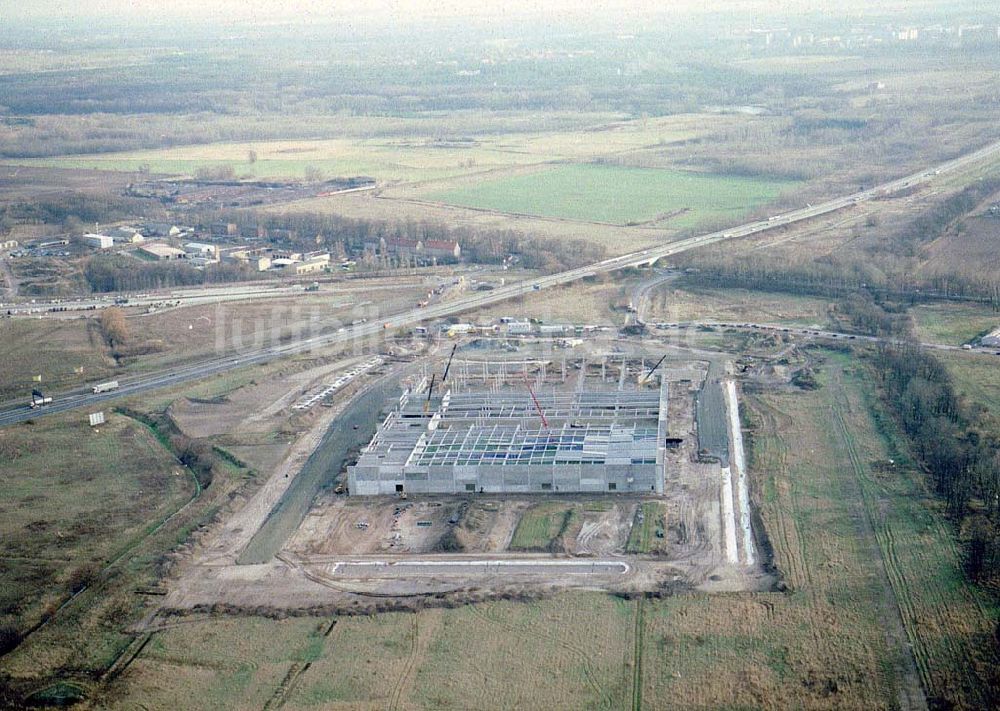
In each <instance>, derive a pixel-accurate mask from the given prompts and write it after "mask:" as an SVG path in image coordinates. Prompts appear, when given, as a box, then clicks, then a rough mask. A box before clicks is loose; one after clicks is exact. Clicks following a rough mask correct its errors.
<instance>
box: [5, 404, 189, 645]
mask: <svg viewBox="0 0 1000 711" xmlns="http://www.w3.org/2000/svg"><path fill="white" fill-rule="evenodd" d="M0 484H2V485H0V508H2V511H3V515H2V516H0V549H2V557H3V562H2V564H0V606H2V612H0V615H2V616H3V617H9V618H12V619H14V620H15V621H16V624H17V625H18V627H19V628H21V629H22V630H25V629H28V628H30V627H31V626H32V625H34V624H36V623H38V622H39V621H40V620H41V619H42V618H43V616H47V615H48V614H51V610H52V609H54V607H55V606H56V605H58V604H60V603H61V602H62V601H64V600H65V599H66V598H67V597H68V595H69V594H71V593H72V592H74V591H76V590H77V589H79V588H81V587H83V586H84V585H86V584H88V583H89V582H90V580H91V578H92V577H93V576H94V575H95V573H96V572H97V571H98V570H99V569H100V568H101V567H103V566H104V565H105V564H106V563H107V562H108V561H110V560H112V559H113V558H115V557H116V556H118V555H120V554H121V553H122V552H123V551H124V550H126V549H127V548H128V547H129V546H130V545H131V544H132V543H133V542H134V541H135V540H137V539H139V538H141V537H142V536H143V535H144V534H145V533H146V530H147V528H148V527H149V526H151V525H155V523H157V522H159V521H160V520H162V519H163V518H164V517H165V516H166V515H168V514H169V513H171V512H173V511H174V510H176V509H177V508H178V507H179V506H180V505H181V504H182V503H183V502H184V501H187V500H188V499H189V498H190V497H191V495H192V493H193V491H194V482H193V481H192V479H191V477H190V475H189V472H188V471H187V470H186V469H185V468H184V467H183V466H181V465H179V464H178V463H177V461H176V460H175V459H174V457H173V455H171V454H170V452H168V451H167V450H166V449H165V448H164V447H163V445H162V444H160V442H158V441H157V440H156V439H155V438H154V437H153V436H152V435H151V434H150V433H149V431H148V430H147V429H146V428H145V427H143V426H141V425H138V424H136V423H135V422H132V421H131V420H129V419H127V418H124V417H120V416H116V415H112V416H110V418H109V421H108V422H107V423H106V424H105V425H102V426H101V427H99V428H97V429H91V428H90V426H89V425H88V424H87V422H86V414H85V413H80V412H77V413H73V414H69V415H57V416H53V417H47V418H44V419H41V420H39V421H37V422H34V423H31V424H27V423H26V424H21V425H14V426H11V427H6V428H4V429H0Z"/></svg>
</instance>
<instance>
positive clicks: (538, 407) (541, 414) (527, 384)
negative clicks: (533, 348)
mask: <svg viewBox="0 0 1000 711" xmlns="http://www.w3.org/2000/svg"><path fill="white" fill-rule="evenodd" d="M524 385H525V387H527V388H528V394H529V395H531V401H532V402H533V403H535V409H536V410H538V416H539V417H540V418H541V420H542V428H543V429H546V430H547V429H548V428H549V421H548V420H546V419H545V413H544V412H542V406H541V405H540V404H539V402H538V398H537V397H535V391H534V390H532V389H531V382H530V381H529V380H528V373H527V372H525V373H524Z"/></svg>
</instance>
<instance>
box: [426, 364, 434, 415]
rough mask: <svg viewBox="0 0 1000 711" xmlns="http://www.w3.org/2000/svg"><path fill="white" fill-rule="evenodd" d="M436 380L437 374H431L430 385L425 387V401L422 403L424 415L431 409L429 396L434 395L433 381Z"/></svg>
mask: <svg viewBox="0 0 1000 711" xmlns="http://www.w3.org/2000/svg"><path fill="white" fill-rule="evenodd" d="M435 378H437V373H432V374H431V384H430V385H428V386H427V399H426V400H425V401H424V413H426V412H427V411H428V410H430V409H431V395H433V394H434V380H435Z"/></svg>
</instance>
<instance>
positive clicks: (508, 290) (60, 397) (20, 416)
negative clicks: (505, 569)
mask: <svg viewBox="0 0 1000 711" xmlns="http://www.w3.org/2000/svg"><path fill="white" fill-rule="evenodd" d="M997 154H1000V142H997V143H992V144H990V145H988V146H986V147H984V148H981V149H979V150H976V151H973V152H971V153H968V154H966V155H963V156H960V157H959V158H955V159H953V160H950V161H947V162H945V163H941V164H939V165H937V166H935V167H933V168H927V169H924V170H921V171H919V172H917V173H914V174H912V175H909V176H906V177H904V178H899V179H897V180H893V181H891V182H888V183H884V184H882V185H878V186H874V187H872V188H870V189H866V190H862V191H859V192H855V193H851V194H849V195H845V196H843V197H838V198H835V199H833V200H828V201H826V202H823V203H819V204H816V205H807V206H806V207H804V208H800V209H797V210H792V211H790V212H785V213H783V214H780V215H774V216H772V217H769V218H768V219H766V220H758V221H756V222H750V223H747V224H745V225H741V226H739V227H731V228H728V229H725V230H719V231H717V232H711V233H708V234H704V235H698V236H694V237H688V238H686V239H681V240H677V241H675V242H670V243H668V244H664V245H662V246H659V247H651V248H649V249H645V250H642V251H640V252H632V253H630V254H624V255H622V256H619V257H612V258H610V259H605V260H603V261H601V262H597V263H595V264H590V265H587V266H584V267H578V268H576V269H569V270H566V271H562V272H557V273H556V274H550V275H547V276H542V277H538V278H537V279H533V280H528V281H525V282H518V283H515V284H510V285H506V286H501V287H498V288H496V289H493V290H492V291H486V292H474V293H472V294H470V295H468V296H466V297H464V298H459V299H455V300H449V301H445V302H439V303H435V304H431V305H429V306H426V307H423V308H418V309H413V310H410V311H406V312H403V313H400V314H395V315H392V316H387V317H385V318H383V319H380V320H379V321H377V322H367V323H361V324H357V325H353V326H348V327H345V328H343V329H342V330H339V331H337V332H336V333H330V334H323V335H319V336H313V337H308V338H302V339H299V340H295V341H292V342H290V343H286V344H281V345H277V346H270V347H266V348H261V349H259V350H256V351H252V352H247V353H243V354H234V355H230V356H223V357H217V358H213V359H209V360H206V361H202V362H199V363H195V364H192V365H186V366H181V367H178V368H176V369H172V370H170V371H167V372H163V373H155V374H151V375H139V376H133V377H131V378H130V377H120V378H119V381H120V382H121V384H122V385H121V388H120V389H119V390H116V391H112V392H109V393H100V394H93V393H90V392H89V391H85V390H83V389H78V390H75V391H71V392H68V393H46V394H47V395H49V394H52V395H53V397H54V402H53V403H52V404H51V405H48V406H45V407H43V408H38V409H34V410H32V409H30V408H28V407H27V405H26V404H23V403H10V404H9V405H8V406H6V407H5V408H4V409H2V410H0V426H4V425H10V424H14V423H17V422H23V421H24V420H28V419H31V418H37V417H40V416H42V415H47V414H54V413H57V412H65V411H66V410H71V409H76V408H83V407H90V408H96V407H97V406H98V405H99V404H100V403H101V402H104V401H107V400H111V399H113V398H118V397H122V396H125V395H136V394H139V393H143V392H148V391H152V390H156V389H159V388H163V387H167V386H172V385H177V384H180V383H184V382H188V381H193V380H198V379H200V378H204V377H206V376H209V375H215V374H217V373H223V372H226V371H229V370H233V369H235V368H240V367H243V366H247V365H253V364H258V363H265V362H268V361H270V360H273V359H275V358H281V357H285V356H291V355H295V354H300V353H306V352H310V351H313V350H316V349H319V348H325V347H328V346H335V345H342V344H345V343H350V342H352V341H355V340H358V339H371V338H377V337H379V336H380V335H382V334H385V333H391V332H393V331H395V330H396V329H399V328H411V327H412V326H414V325H416V324H418V323H420V322H421V321H428V320H432V319H440V318H444V317H447V316H454V315H456V314H460V313H463V312H465V311H470V310H474V309H479V308H483V307H486V306H492V305H494V304H498V303H500V302H503V301H507V300H508V299H513V298H516V297H518V296H523V295H526V294H530V293H532V292H533V291H540V290H542V289H550V288H552V287H556V286H562V285H564V284H570V283H573V282H576V281H579V280H580V279H584V278H586V277H590V276H594V275H597V274H604V273H608V272H615V271H620V270H622V269H627V268H630V267H640V266H646V265H651V264H654V263H655V262H656V261H657V260H659V259H662V258H665V257H670V256H673V255H676V254H680V253H682V252H686V251H688V250H691V249H694V248H696V247H704V246H706V245H710V244H716V243H718V242H724V241H728V240H732V239H739V238H740V237H746V236H748V235H753V234H758V233H762V232H766V231H768V230H773V229H777V228H781V227H786V226H788V225H791V224H795V223H798V222H803V221H805V220H810V219H813V218H815V217H819V216H821V215H826V214H829V213H832V212H836V211H838V210H843V209H845V208H848V207H851V206H853V205H856V204H858V203H862V202H865V201H868V200H873V199H877V198H880V197H885V196H888V195H891V194H893V193H897V192H899V191H901V190H906V189H908V188H911V187H913V186H916V185H919V184H922V183H926V182H929V181H932V180H933V179H934V178H936V177H937V176H939V175H946V174H949V173H956V172H959V171H961V170H963V169H964V168H967V167H969V166H970V165H974V164H976V163H979V162H981V161H984V160H986V159H989V158H992V157H995V156H996V155H997ZM27 395H28V394H27V393H26V394H25V396H26V399H27Z"/></svg>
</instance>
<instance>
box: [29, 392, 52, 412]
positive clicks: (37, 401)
mask: <svg viewBox="0 0 1000 711" xmlns="http://www.w3.org/2000/svg"><path fill="white" fill-rule="evenodd" d="M51 404H52V398H51V397H48V396H46V395H43V394H42V391H41V390H32V391H31V402H30V403H29V404H28V406H29V407H31V409H32V410H34V409H35V408H36V407H45V406H46V405H51Z"/></svg>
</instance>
